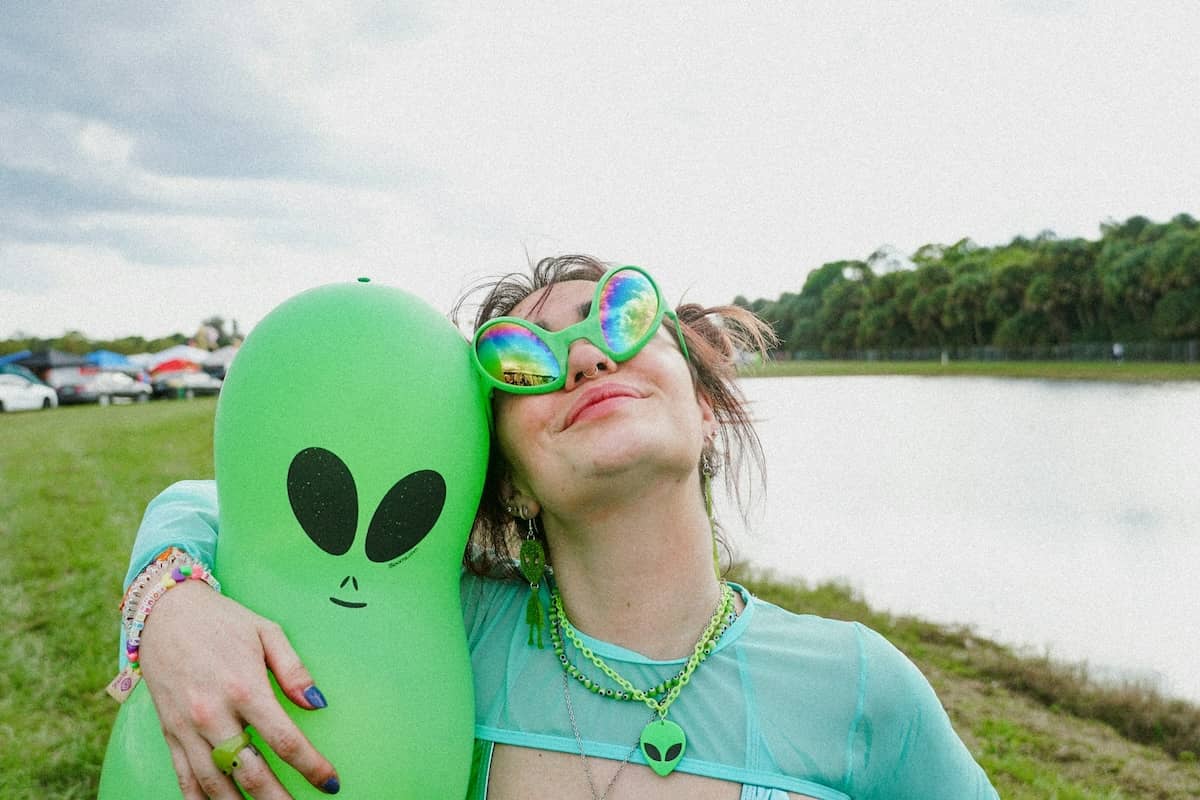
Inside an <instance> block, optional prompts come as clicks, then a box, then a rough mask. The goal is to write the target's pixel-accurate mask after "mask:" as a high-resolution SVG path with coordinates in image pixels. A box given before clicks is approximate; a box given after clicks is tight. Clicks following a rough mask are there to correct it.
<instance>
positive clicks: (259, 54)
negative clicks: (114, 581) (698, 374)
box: [0, 0, 1200, 339]
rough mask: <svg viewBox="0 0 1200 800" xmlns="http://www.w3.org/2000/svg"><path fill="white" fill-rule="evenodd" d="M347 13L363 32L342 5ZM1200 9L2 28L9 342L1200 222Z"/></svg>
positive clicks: (241, 8)
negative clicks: (579, 272) (319, 290)
mask: <svg viewBox="0 0 1200 800" xmlns="http://www.w3.org/2000/svg"><path fill="white" fill-rule="evenodd" d="M335 6H336V7H335ZM1198 37H1200V3H1197V2H1195V0H1181V1H1179V2H1172V1H1171V0H1162V2H1157V1H1155V0H1151V2H1148V3H1147V2H1101V1H1100V0H1096V1H1095V2H1087V1H1086V0H1077V1H1075V0H1040V1H1039V0H1009V1H1008V2H1004V1H1002V0H996V2H987V3H984V2H961V0H960V1H959V2H929V1H928V0H907V1H906V2H904V3H884V2H875V3H869V2H855V1H854V0H850V1H849V2H846V1H845V0H837V1H834V0H831V1H830V2H803V1H802V0H793V2H749V1H748V2H739V3H695V2H689V3H616V2H613V3H595V2H589V3H578V2H562V1H561V0H560V1H558V2H523V3H495V2H474V3H459V2H437V3H433V2H406V3H398V2H397V3H357V4H331V3H323V2H313V3H297V2H288V3H282V2H279V3H264V2H247V1H245V0H241V1H239V2H206V3H196V4H178V5H176V4H163V3H156V2H127V3H116V4H100V3H94V2H78V3H54V4H52V3H44V2H41V0H9V2H6V3H5V12H4V25H3V26H2V27H0V339H4V338H9V337H14V336H16V335H19V334H24V335H33V336H43V337H54V336H59V335H61V334H63V333H64V332H66V331H68V330H79V331H82V332H83V333H84V334H85V335H86V336H88V337H91V338H94V339H105V338H115V337H120V336H127V335H141V336H145V337H147V338H154V337H158V336H163V335H167V334H170V333H175V332H182V333H187V334H190V333H192V332H194V331H195V330H196V328H197V327H198V325H199V323H200V321H201V320H203V319H206V318H208V317H211V316H214V315H216V316H220V317H222V318H224V319H226V320H233V319H236V320H237V321H238V325H239V328H240V330H242V331H243V332H245V331H248V330H250V329H251V328H252V327H253V325H254V324H255V323H256V322H257V321H258V320H260V319H261V318H262V317H263V315H265V314H266V313H267V312H268V311H269V310H270V309H271V308H273V307H274V306H275V305H277V304H279V303H280V302H282V301H283V300H285V299H287V298H288V297H290V296H292V295H294V294H296V293H298V292H301V291H303V290H305V289H308V288H311V287H313V286H317V285H320V284H325V283H331V282H338V281H347V280H354V279H355V278H357V277H359V276H369V277H371V278H372V279H373V280H375V281H379V282H382V283H385V284H388V285H394V286H399V287H401V288H404V289H407V290H409V291H411V292H413V293H415V294H418V295H420V296H421V297H423V298H424V299H425V300H427V301H428V302H429V303H431V304H432V305H433V306H435V307H436V308H437V309H439V310H441V311H448V310H449V308H450V307H451V305H452V304H453V302H454V300H455V298H457V297H458V296H459V294H460V293H461V292H462V290H463V289H465V288H466V287H468V286H469V285H471V284H473V283H475V282H477V281H479V280H480V279H482V278H485V277H487V276H492V275H496V274H499V273H504V272H508V271H511V270H516V269H521V268H523V267H524V266H525V265H526V264H527V263H528V261H529V259H531V258H534V259H536V258H540V257H543V256H547V255H553V254H557V253H580V252H581V253H589V254H592V255H595V256H597V257H599V258H601V259H603V260H605V261H611V262H621V263H634V264H639V265H642V266H644V267H646V268H648V269H649V270H650V271H651V272H652V273H653V274H654V275H655V276H656V278H658V280H659V282H660V283H661V284H662V286H663V289H664V293H665V295H666V296H667V297H668V298H669V299H671V300H674V301H678V300H680V299H686V300H689V301H693V302H701V303H724V302H728V301H730V300H732V299H733V298H734V297H735V296H736V295H739V294H741V295H745V296H746V297H748V298H751V299H753V298H757V297H767V298H772V299H774V298H776V297H778V296H779V294H781V293H782V292H785V291H798V290H799V289H800V288H801V286H803V283H804V278H805V276H806V275H807V273H808V272H809V271H810V270H812V269H815V268H817V267H819V266H820V265H821V264H823V263H825V262H828V261H833V260H839V259H847V258H866V257H867V256H869V255H870V254H871V253H872V252H874V251H875V250H876V249H877V248H879V247H880V246H883V245H890V246H892V247H895V248H898V249H899V250H900V251H902V252H904V253H912V252H914V251H915V250H916V249H917V248H919V247H920V246H921V245H923V244H927V243H931V242H938V243H951V242H954V241H957V240H958V239H960V238H962V237H964V236H969V237H971V238H972V239H974V240H975V241H976V242H978V243H980V244H983V245H994V244H1001V243H1004V242H1007V241H1009V240H1010V239H1012V238H1013V237H1014V236H1017V235H1025V236H1034V235H1036V234H1038V233H1039V232H1041V231H1043V230H1046V229H1049V230H1052V231H1054V232H1055V233H1056V234H1057V235H1059V236H1063V237H1068V236H1083V237H1086V238H1092V239H1094V238H1096V237H1097V236H1098V235H1099V226H1100V224H1101V223H1102V222H1104V221H1105V220H1109V219H1116V220H1123V219H1126V218H1128V217H1130V216H1133V215H1135V214H1143V215H1145V216H1148V217H1150V218H1151V219H1153V220H1156V221H1166V220H1168V219H1170V218H1171V217H1172V216H1174V215H1175V214H1178V213H1180V212H1187V213H1191V214H1193V215H1196V216H1200V135H1197V131H1200V95H1198V94H1197V87H1198V86H1200V48H1197V47H1196V46H1195V43H1196V41H1197V40H1198Z"/></svg>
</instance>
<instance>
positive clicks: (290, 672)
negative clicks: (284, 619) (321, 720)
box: [258, 620, 325, 710]
mask: <svg viewBox="0 0 1200 800" xmlns="http://www.w3.org/2000/svg"><path fill="white" fill-rule="evenodd" d="M258 638H259V640H260V641H261V642H262V648H263V657H264V658H265V660H266V662H267V668H268V669H270V670H271V674H272V675H274V676H275V682H276V683H278V684H279V688H280V689H282V690H283V693H284V694H285V695H287V697H288V699H289V700H291V701H292V702H293V703H295V704H296V705H298V706H300V707H301V708H307V709H309V710H316V709H320V708H324V707H325V695H323V694H321V690H320V689H318V688H317V687H316V684H314V683H313V679H312V676H311V675H309V674H308V669H307V668H306V667H305V666H304V662H302V661H301V660H300V656H298V655H297V654H296V651H295V650H294V649H293V648H292V643H291V642H290V641H288V638H287V634H285V633H284V632H283V629H282V628H280V627H279V626H278V625H276V624H275V623H273V622H268V621H265V620H264V622H263V625H262V626H261V627H260V628H259V632H258Z"/></svg>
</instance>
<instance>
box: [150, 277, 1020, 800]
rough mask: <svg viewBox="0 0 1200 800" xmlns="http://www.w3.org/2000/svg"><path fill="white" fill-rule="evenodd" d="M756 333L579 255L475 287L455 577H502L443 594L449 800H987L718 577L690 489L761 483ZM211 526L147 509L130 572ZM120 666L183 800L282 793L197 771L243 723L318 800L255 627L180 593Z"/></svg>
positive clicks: (961, 758)
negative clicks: (458, 706) (460, 657)
mask: <svg viewBox="0 0 1200 800" xmlns="http://www.w3.org/2000/svg"><path fill="white" fill-rule="evenodd" d="M500 317H503V319H498V318H500ZM664 318H665V323H664ZM530 323H532V324H530ZM573 326H574V327H573ZM767 335H768V334H767V332H766V328H765V326H763V324H762V323H761V322H760V321H758V320H757V319H756V318H754V317H753V316H752V315H750V314H749V313H748V312H745V311H744V310H741V309H737V308H732V307H724V308H719V309H702V308H700V307H698V306H695V305H688V306H683V307H681V308H680V309H679V311H678V316H676V315H675V313H674V312H671V311H670V310H668V309H666V308H665V307H664V306H663V304H662V300H661V296H660V295H659V293H658V290H657V287H656V286H655V285H654V284H653V281H652V280H651V279H650V278H649V276H648V275H646V274H645V273H644V272H643V271H641V270H638V269H637V268H617V269H613V270H607V269H606V265H604V264H602V263H600V262H597V261H595V260H594V259H591V258H587V257H582V256H569V257H562V258H556V259H547V260H544V261H542V262H540V263H539V264H538V265H537V266H536V267H535V269H534V271H533V275H532V279H531V280H528V279H527V280H520V279H516V278H514V277H510V278H508V279H505V280H503V281H501V282H500V283H498V284H497V285H496V286H494V287H493V288H492V290H491V292H490V294H489V296H488V297H487V299H486V300H485V301H484V303H483V304H482V306H481V308H480V311H479V315H478V319H477V333H476V337H475V354H476V361H477V365H478V367H479V369H480V370H481V372H482V375H483V378H484V380H485V381H487V382H488V383H489V384H490V385H492V387H493V388H494V390H495V391H494V394H493V411H494V417H495V431H494V436H495V447H494V448H493V453H494V454H495V455H494V461H493V464H492V467H491V470H490V474H489V480H488V486H487V487H485V491H484V498H483V501H482V503H481V507H480V510H479V515H478V518H477V524H476V530H475V532H474V534H473V535H474V539H473V542H472V546H471V549H470V551H469V552H470V554H471V555H472V556H473V557H472V558H470V559H468V561H469V566H472V567H473V569H475V570H478V571H484V572H489V573H490V574H491V575H495V573H496V571H497V570H499V571H501V572H505V571H506V574H504V575H500V576H498V577H489V576H484V575H479V574H475V572H472V571H464V577H463V581H462V595H463V605H464V620H465V624H466V626H467V636H468V642H469V645H470V647H471V653H472V661H473V668H474V674H475V681H476V705H477V709H476V739H477V746H476V754H477V759H476V762H477V769H476V774H475V775H474V776H473V780H472V795H471V796H472V797H479V798H483V797H488V798H493V800H494V799H495V798H523V797H555V798H585V799H586V798H592V799H593V800H595V799H596V798H602V797H628V798H642V797H659V798H683V797H687V798H690V799H691V800H697V799H699V798H731V799H732V798H742V799H743V800H753V799H755V798H757V799H758V800H783V799H784V798H818V799H819V800H832V799H833V798H872V797H888V798H908V797H911V798H918V797H919V798H923V799H925V800H928V799H929V798H955V800H962V798H993V797H995V796H996V795H995V792H994V790H993V789H992V788H991V786H990V785H989V784H988V782H987V779H986V777H985V776H984V774H983V771H982V770H981V769H980V768H979V767H978V766H977V765H976V764H975V763H974V761H973V760H972V758H971V756H970V754H969V753H968V752H967V750H966V748H965V747H964V746H963V745H962V743H961V741H960V740H959V739H958V737H957V736H956V735H955V733H954V731H953V729H952V728H951V725H950V723H949V720H948V719H947V717H946V715H945V712H944V711H943V710H942V708H941V706H940V704H939V703H938V701H937V699H936V697H935V696H934V694H933V691H932V689H931V688H930V687H929V684H928V682H927V681H925V679H924V678H923V677H922V676H921V674H920V672H919V671H917V669H916V667H915V666H913V665H912V664H911V662H909V661H908V660H907V659H906V658H904V656H903V655H901V654H900V653H899V652H898V651H897V650H895V648H893V647H892V646H891V645H889V644H888V643H887V642H885V641H884V640H883V639H882V638H881V637H879V636H878V635H877V634H875V633H874V632H872V631H870V630H868V629H866V628H864V627H862V626H860V625H857V624H852V623H842V622H834V621H830V620H823V619H819V618H816V617H811V616H797V615H793V614H790V613H788V612H785V611H783V610H781V609H779V608H777V607H775V606H772V605H770V604H768V603H764V602H762V601H760V600H756V599H755V598H753V597H752V596H751V595H750V594H749V593H748V592H746V591H745V590H744V589H743V588H741V587H738V586H734V585H727V584H725V583H724V582H723V581H721V579H720V576H719V570H717V569H716V568H715V566H716V552H717V542H716V532H715V531H716V526H715V524H714V523H713V521H712V518H711V511H710V509H711V499H710V495H709V487H708V484H709V480H710V478H711V477H712V475H713V473H714V471H715V470H716V467H717V465H718V464H720V465H722V466H725V467H731V466H733V465H736V464H737V463H738V462H739V458H738V456H740V455H741V454H742V452H743V451H748V452H749V453H750V455H752V456H755V457H756V458H757V461H758V462H759V463H760V464H761V455H760V452H759V450H758V448H757V440H756V438H755V437H754V433H753V429H752V428H751V426H750V424H749V420H748V418H747V416H746V413H745V410H744V407H743V405H742V402H741V399H740V395H739V394H738V392H737V389H736V386H735V383H734V367H733V363H734V358H735V354H736V352H737V350H738V348H747V347H754V348H756V349H759V350H761V349H763V347H764V345H765V338H764V337H766V336H767ZM718 443H719V446H718ZM215 518H216V514H215V495H214V493H213V492H212V490H211V486H210V485H205V484H198V483H189V484H179V485H176V486H175V487H172V488H171V489H170V490H168V491H167V492H165V493H164V494H163V495H162V496H160V497H159V498H157V499H156V500H155V501H154V503H152V504H151V507H150V508H149V509H148V511H147V515H146V519H145V520H144V521H143V525H142V530H141V531H140V532H139V540H138V544H137V546H136V547H135V553H134V563H133V565H132V566H131V574H135V573H136V572H137V571H138V570H140V569H141V568H142V566H144V564H145V563H146V562H147V561H148V560H149V556H150V554H152V553H153V552H157V551H158V550H160V549H161V548H162V547H163V546H164V545H167V544H179V545H181V546H184V547H186V548H187V549H188V550H189V551H190V552H193V553H194V554H196V555H198V556H200V557H201V558H206V560H207V561H208V562H209V563H211V553H212V551H213V550H214V548H215V539H216V531H215ZM522 539H524V540H526V543H525V544H523V545H522V553H521V559H522V567H523V572H524V573H525V574H524V577H521V576H519V575H516V570H515V569H513V567H512V559H513V558H514V557H515V552H514V550H515V548H514V546H513V544H514V543H515V541H520V540H522ZM535 542H536V543H537V544H534V543H535ZM539 544H540V545H542V547H538V545H539ZM539 551H540V553H541V554H542V555H544V560H545V561H546V562H547V563H548V564H550V565H551V571H548V572H547V573H546V574H545V575H544V576H542V575H541V574H540V571H539V570H538V569H537V565H538V562H539V561H540V560H541V556H539ZM531 584H532V587H536V588H531ZM531 594H535V595H536V597H537V598H538V600H531V599H530V597H531ZM539 607H541V608H545V609H547V610H548V614H549V624H548V625H546V626H542V625H538V624H536V621H537V619H538V616H539V614H538V611H537V609H538V608H539ZM529 614H532V615H533V620H534V623H535V624H527V620H528V619H529V617H528V616H527V615H529ZM543 630H545V631H546V633H547V638H548V639H549V640H550V641H549V642H547V643H546V644H547V646H546V647H545V648H544V649H541V648H539V647H538V645H537V641H536V639H537V638H538V637H539V636H540V635H541V634H542V631H543ZM140 657H141V663H142V671H143V673H144V675H145V679H146V681H147V683H148V684H149V687H150V689H151V692H152V695H153V697H154V700H155V703H156V706H157V707H158V711H159V715H160V718H161V720H162V723H163V728H164V731H165V732H166V735H167V739H168V743H169V744H170V747H171V750H172V754H173V759H174V763H175V767H176V771H177V772H178V773H179V776H180V779H181V785H182V786H184V789H185V796H187V797H189V798H201V797H205V796H208V797H213V798H226V797H228V798H234V797H237V796H238V795H237V789H236V787H235V784H234V781H235V780H236V782H237V783H238V784H240V786H241V787H242V788H243V789H244V790H246V791H247V792H248V793H249V794H251V795H252V796H254V797H256V798H275V797H284V796H286V794H285V793H284V792H283V789H282V787H280V786H279V784H278V782H277V781H276V780H275V779H274V776H272V775H271V774H270V771H269V770H268V769H267V767H266V765H265V762H264V761H263V760H262V758H261V757H260V756H258V755H257V754H256V753H255V752H254V751H253V749H252V748H247V749H244V750H242V751H241V752H240V754H239V758H238V766H237V768H236V769H234V770H233V774H232V776H230V777H225V776H224V775H222V774H221V773H220V772H219V771H218V770H217V769H216V768H215V766H214V765H213V761H212V752H213V748H214V747H215V746H216V745H217V744H218V743H220V742H221V741H223V740H225V739H227V738H228V736H229V733H230V732H231V731H237V730H240V729H241V728H242V727H244V726H245V725H253V726H254V727H255V728H256V729H257V730H258V732H259V734H260V735H261V736H262V737H263V739H264V740H265V741H266V742H267V743H268V744H269V745H270V746H271V747H272V748H273V749H274V750H275V751H276V752H277V753H278V754H279V755H280V756H281V757H282V758H283V759H284V760H286V761H288V762H289V763H291V764H292V765H293V766H295V767H296V768H297V769H298V770H299V771H300V772H301V773H302V774H304V775H305V776H306V777H307V778H308V780H309V781H310V782H312V783H313V785H315V786H317V787H318V788H322V789H324V790H326V791H330V792H336V791H337V788H338V786H339V778H338V777H337V775H336V771H335V769H334V766H335V765H331V764H329V762H328V761H327V760H325V758H324V757H323V756H321V755H320V753H318V752H317V751H316V750H315V749H314V748H313V747H312V745H311V744H310V743H308V742H307V741H306V740H305V739H304V737H303V736H302V735H301V734H300V733H299V731H298V730H297V729H296V728H295V727H294V726H293V725H292V723H291V722H290V720H289V719H288V718H287V716H286V715H285V714H284V713H283V711H282V709H281V708H280V707H279V706H278V704H277V703H276V702H275V698H274V695H273V694H272V693H271V690H270V688H269V686H268V683H267V675H266V669H268V668H269V669H270V670H272V672H273V673H274V674H275V676H276V678H277V680H278V682H279V683H280V685H281V687H282V688H283V689H284V691H285V693H286V694H287V695H288V697H289V698H291V699H292V700H293V702H296V703H297V704H299V705H301V706H303V707H306V708H314V709H315V708H318V707H321V706H323V705H324V702H325V700H324V698H323V697H322V696H321V694H320V692H319V690H317V689H316V687H315V685H314V683H313V680H312V679H311V677H310V676H309V675H308V673H307V672H306V670H305V669H304V666H303V664H302V662H301V660H300V659H299V658H298V657H297V655H296V654H295V653H294V652H293V651H292V649H291V647H290V646H289V645H288V643H287V640H286V638H285V636H284V635H283V633H282V632H281V631H280V630H279V629H278V628H277V627H275V626H273V625H272V624H271V623H269V622H268V621H266V620H263V619H261V618H259V617H257V616H256V615H254V614H252V613H251V612H249V611H247V610H246V609H244V608H242V607H240V606H238V605H237V604H236V603H234V602H232V601H230V600H228V599H226V598H223V597H221V596H220V595H219V594H217V593H216V592H213V591H212V590H211V589H209V588H208V587H207V586H200V585H199V582H196V581H188V582H186V584H185V585H182V586H180V587H178V588H176V589H174V590H172V591H170V592H168V593H167V594H166V595H164V596H163V598H162V599H161V600H160V601H159V603H158V606H157V607H156V608H155V611H154V614H153V616H151V617H150V618H149V619H147V621H146V628H145V630H144V632H143V636H142V643H141V656H140Z"/></svg>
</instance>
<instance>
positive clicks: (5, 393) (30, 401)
mask: <svg viewBox="0 0 1200 800" xmlns="http://www.w3.org/2000/svg"><path fill="white" fill-rule="evenodd" d="M57 406H58V395H57V394H56V393H55V392H54V390H53V389H51V388H50V387H49V386H47V385H46V384H44V383H35V382H34V381H31V380H29V379H28V378H26V377H24V376H21V375H10V374H0V412H2V411H21V410H28V409H31V408H56V407H57Z"/></svg>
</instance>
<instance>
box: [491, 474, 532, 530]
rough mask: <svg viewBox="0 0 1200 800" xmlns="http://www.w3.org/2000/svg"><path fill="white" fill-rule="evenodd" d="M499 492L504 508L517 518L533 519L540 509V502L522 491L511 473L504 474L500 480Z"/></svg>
mask: <svg viewBox="0 0 1200 800" xmlns="http://www.w3.org/2000/svg"><path fill="white" fill-rule="evenodd" d="M499 494H500V504H501V505H502V506H504V510H505V511H507V512H508V513H509V514H511V515H512V516H514V517H516V518H518V519H533V518H534V517H536V516H537V515H538V514H540V513H541V511H542V506H541V503H539V502H538V501H537V500H535V499H533V497H531V496H530V495H529V494H528V493H527V492H524V491H522V490H521V489H520V488H519V487H518V486H517V485H516V484H515V482H514V481H513V479H512V476H511V475H506V476H504V478H503V479H502V480H501V481H500V488H499Z"/></svg>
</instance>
